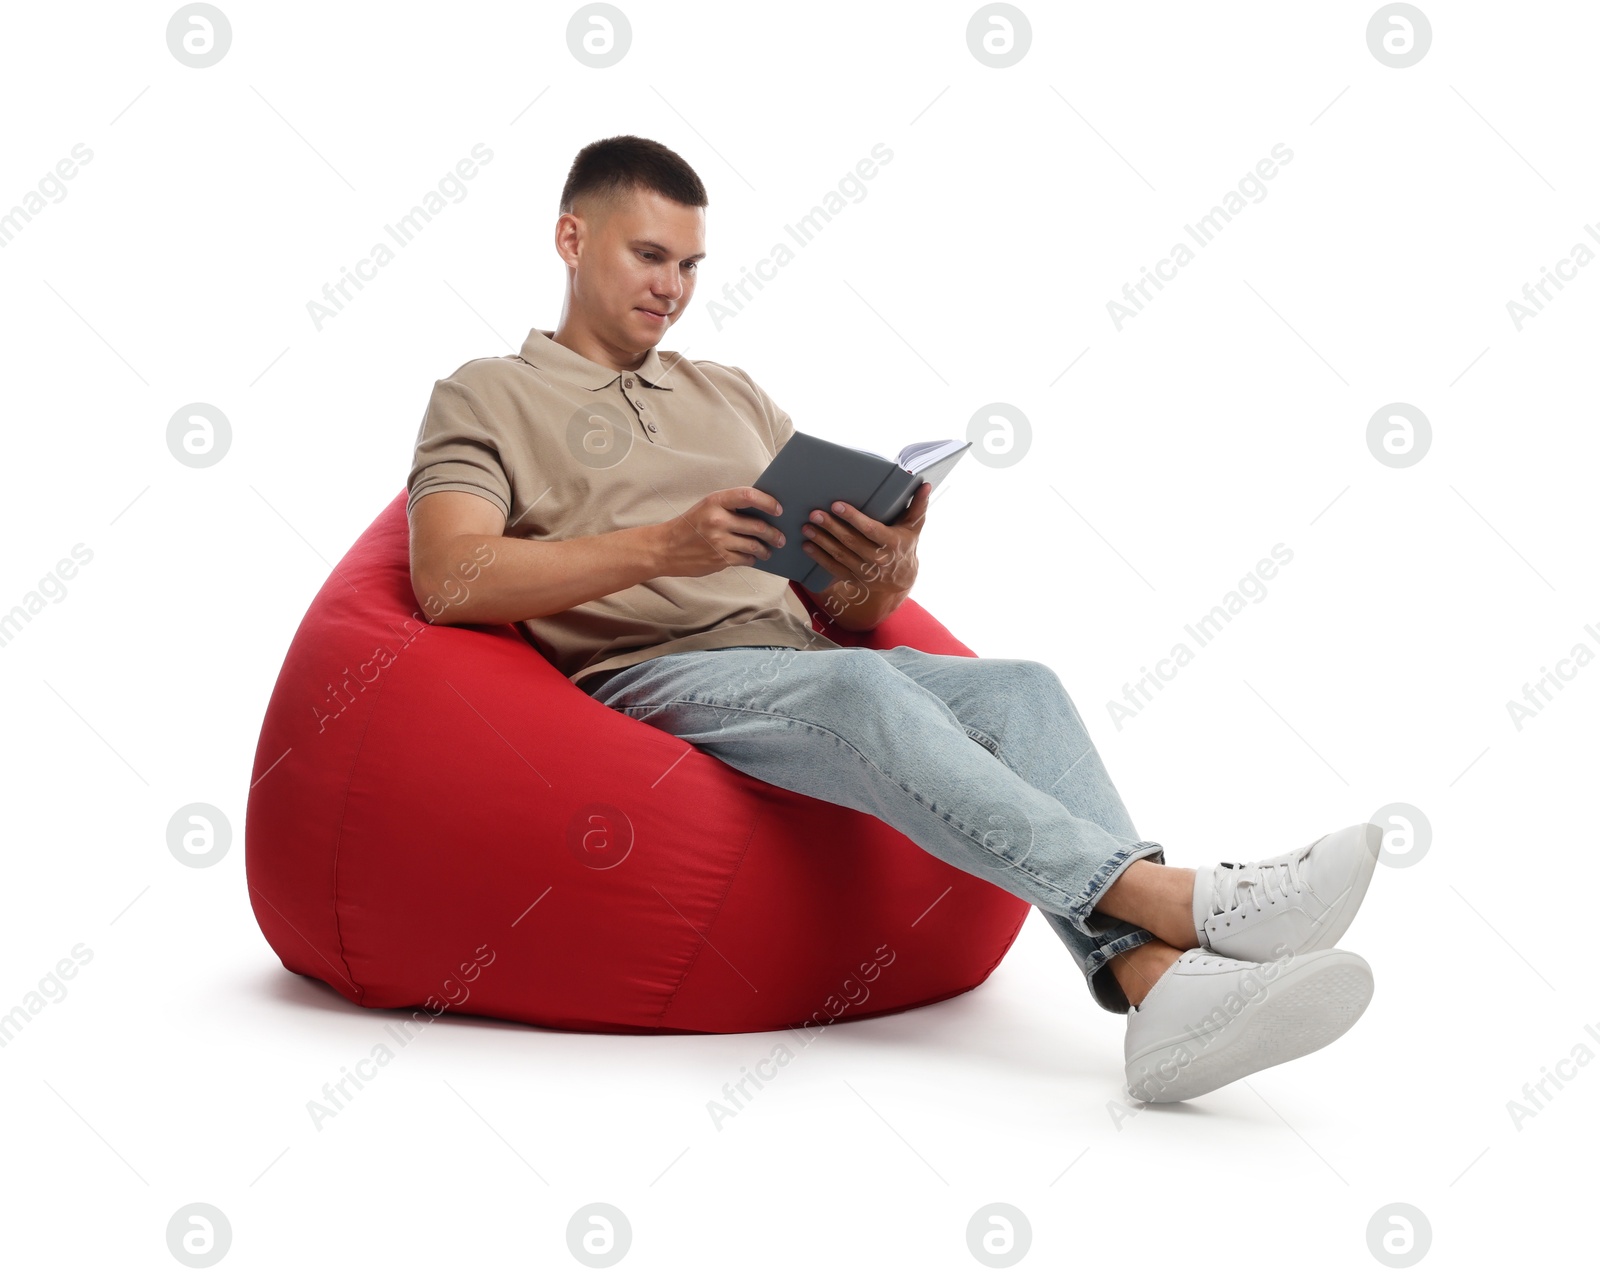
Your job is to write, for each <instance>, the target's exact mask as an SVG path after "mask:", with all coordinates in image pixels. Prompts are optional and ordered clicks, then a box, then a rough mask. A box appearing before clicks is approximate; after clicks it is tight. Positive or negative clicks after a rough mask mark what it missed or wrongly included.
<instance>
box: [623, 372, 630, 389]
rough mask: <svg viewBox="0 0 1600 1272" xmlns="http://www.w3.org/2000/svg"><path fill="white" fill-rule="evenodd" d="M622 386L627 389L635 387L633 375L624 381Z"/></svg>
mask: <svg viewBox="0 0 1600 1272" xmlns="http://www.w3.org/2000/svg"><path fill="white" fill-rule="evenodd" d="M622 387H623V388H625V389H631V388H632V387H633V377H632V376H631V375H630V376H629V377H628V378H627V379H625V380H624V381H623V382H622Z"/></svg>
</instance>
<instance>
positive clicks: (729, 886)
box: [656, 808, 761, 1025]
mask: <svg viewBox="0 0 1600 1272" xmlns="http://www.w3.org/2000/svg"><path fill="white" fill-rule="evenodd" d="M760 821H761V810H760V809H759V808H758V809H756V814H755V816H754V817H753V818H752V819H751V821H750V833H749V834H748V835H746V836H745V840H744V847H743V848H742V849H740V851H739V860H738V862H737V863H736V864H735V865H734V867H733V869H732V870H730V871H728V882H727V883H726V884H725V885H724V887H723V889H722V895H721V896H720V897H718V898H717V904H716V908H715V909H714V910H713V911H712V912H711V918H710V919H709V920H708V921H707V923H706V930H705V931H704V932H702V933H698V935H699V937H700V945H699V947H698V948H697V949H696V950H695V952H694V956H693V957H692V958H690V960H689V964H688V966H687V967H685V968H684V969H683V975H681V976H680V977H678V983H677V984H676V985H674V986H673V987H672V993H671V994H669V995H668V996H667V1001H666V1003H665V1004H664V1005H663V1006H662V1008H661V1014H660V1015H659V1016H657V1017H656V1023H657V1024H658V1025H659V1024H662V1023H664V1022H665V1021H666V1019H667V1013H668V1012H670V1011H671V1010H672V1004H673V1003H674V1002H675V1001H676V1000H677V997H678V992H679V991H680V990H681V989H682V988H683V987H684V986H685V985H686V984H688V983H689V975H690V973H692V972H693V971H694V969H695V966H696V965H697V964H698V963H699V962H700V955H701V954H703V953H704V952H705V948H706V946H707V945H709V944H711V929H712V928H714V927H716V925H717V920H718V919H719V918H720V917H721V916H722V907H723V906H724V905H726V904H727V903H728V894H729V893H730V892H732V891H733V884H734V881H735V880H736V879H737V878H738V877H739V871H740V870H742V869H743V868H744V860H745V857H746V856H748V855H749V852H750V845H751V844H752V843H754V842H755V837H756V826H757V825H758V824H759V823H760ZM756 992H757V993H760V992H761V991H760V990H757V991H756Z"/></svg>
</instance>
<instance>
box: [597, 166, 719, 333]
mask: <svg viewBox="0 0 1600 1272" xmlns="http://www.w3.org/2000/svg"><path fill="white" fill-rule="evenodd" d="M584 229H585V232H584V235H583V239H582V246H581V251H580V253H579V260H578V269H577V275H576V277H575V279H574V281H573V297H574V299H575V301H576V302H577V304H578V305H580V306H581V307H582V308H583V310H584V312H585V314H586V315H588V318H589V322H590V325H591V326H592V327H593V329H594V331H595V332H596V334H597V335H599V336H600V337H601V338H602V339H605V340H607V341H608V342H609V343H612V344H615V345H616V346H617V347H618V348H620V349H627V350H638V351H641V352H642V351H644V350H646V349H650V348H652V347H654V346H655V344H656V343H657V342H658V341H659V340H660V339H661V337H662V336H663V335H665V334H666V332H667V329H668V328H669V327H671V326H672V325H673V323H675V322H677V321H678V319H679V318H681V317H682V316H683V312H684V310H685V308H687V306H688V304H689V301H690V300H691V299H692V298H693V296H694V284H695V276H696V274H697V273H698V270H699V260H700V258H701V257H703V256H704V255H705V254H706V253H705V243H706V213H705V209H704V208H691V207H685V206H684V205H683V204H681V203H675V202H673V201H672V200H671V199H667V198H663V197H662V196H661V195H659V194H657V193H655V191H653V190H635V191H634V192H633V194H632V195H630V196H628V198H627V199H626V201H625V202H623V203H621V204H619V205H618V206H617V207H616V208H615V209H614V210H613V211H612V213H611V215H609V216H605V217H603V218H602V219H601V220H600V222H599V224H598V225H597V224H594V223H593V222H586V223H585V227H584Z"/></svg>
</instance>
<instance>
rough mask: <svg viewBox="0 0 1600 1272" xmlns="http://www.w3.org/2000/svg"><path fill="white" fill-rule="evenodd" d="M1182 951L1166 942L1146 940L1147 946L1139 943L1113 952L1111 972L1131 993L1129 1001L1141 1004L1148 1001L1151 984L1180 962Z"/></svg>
mask: <svg viewBox="0 0 1600 1272" xmlns="http://www.w3.org/2000/svg"><path fill="white" fill-rule="evenodd" d="M1181 953H1182V951H1181V950H1178V949H1175V948H1173V947H1172V946H1170V945H1168V944H1167V943H1166V942H1165V941H1146V942H1145V943H1144V944H1143V945H1136V946H1135V947H1134V948H1133V949H1131V950H1124V951H1123V952H1122V953H1120V954H1116V955H1113V956H1112V958H1111V975H1112V976H1113V977H1114V978H1115V979H1116V982H1117V985H1118V986H1119V987H1120V988H1121V990H1122V992H1123V993H1124V994H1125V995H1126V996H1127V999H1128V1002H1129V1004H1131V1005H1132V1006H1134V1007H1137V1006H1138V1005H1139V1004H1140V1003H1142V1002H1143V1001H1144V996H1145V995H1146V994H1148V993H1149V992H1150V989H1151V986H1153V985H1154V984H1155V983H1156V982H1157V981H1158V980H1160V979H1161V977H1162V976H1163V975H1164V974H1165V973H1166V970H1167V969H1168V968H1169V967H1171V966H1172V965H1173V964H1174V963H1176V962H1177V961H1178V955H1179V954H1181Z"/></svg>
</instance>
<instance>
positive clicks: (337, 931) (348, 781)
mask: <svg viewBox="0 0 1600 1272" xmlns="http://www.w3.org/2000/svg"><path fill="white" fill-rule="evenodd" d="M383 689H384V686H383V685H382V684H380V685H379V686H378V692H377V693H375V694H373V695H372V709H371V710H370V711H368V712H367V718H366V720H365V722H363V724H362V726H361V737H360V739H359V740H358V741H357V742H356V750H355V754H354V755H352V756H351V757H350V772H349V774H348V776H346V778H345V782H344V798H343V799H341V800H340V801H339V828H338V833H337V834H336V835H335V836H334V840H333V933H334V938H335V940H337V942H338V945H339V961H340V962H341V963H343V964H344V970H345V972H346V974H347V975H349V977H350V983H351V984H352V985H354V986H355V987H356V1005H357V1006H359V1007H365V1006H366V1005H367V1004H366V1001H365V1000H366V996H367V991H366V989H365V988H363V987H362V986H361V985H360V984H358V983H357V981H356V978H355V974H354V969H353V968H352V967H351V966H350V960H349V959H348V958H346V957H345V952H344V928H343V925H342V924H341V923H340V922H339V850H340V848H341V847H342V845H343V843H344V820H345V813H346V811H347V810H348V809H349V807H350V788H351V787H352V786H354V785H355V783H356V769H357V768H358V767H359V766H360V764H361V752H362V751H363V750H365V749H366V745H367V731H368V730H369V729H371V728H372V717H373V716H375V715H377V714H378V699H379V698H380V697H382V695H383Z"/></svg>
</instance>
